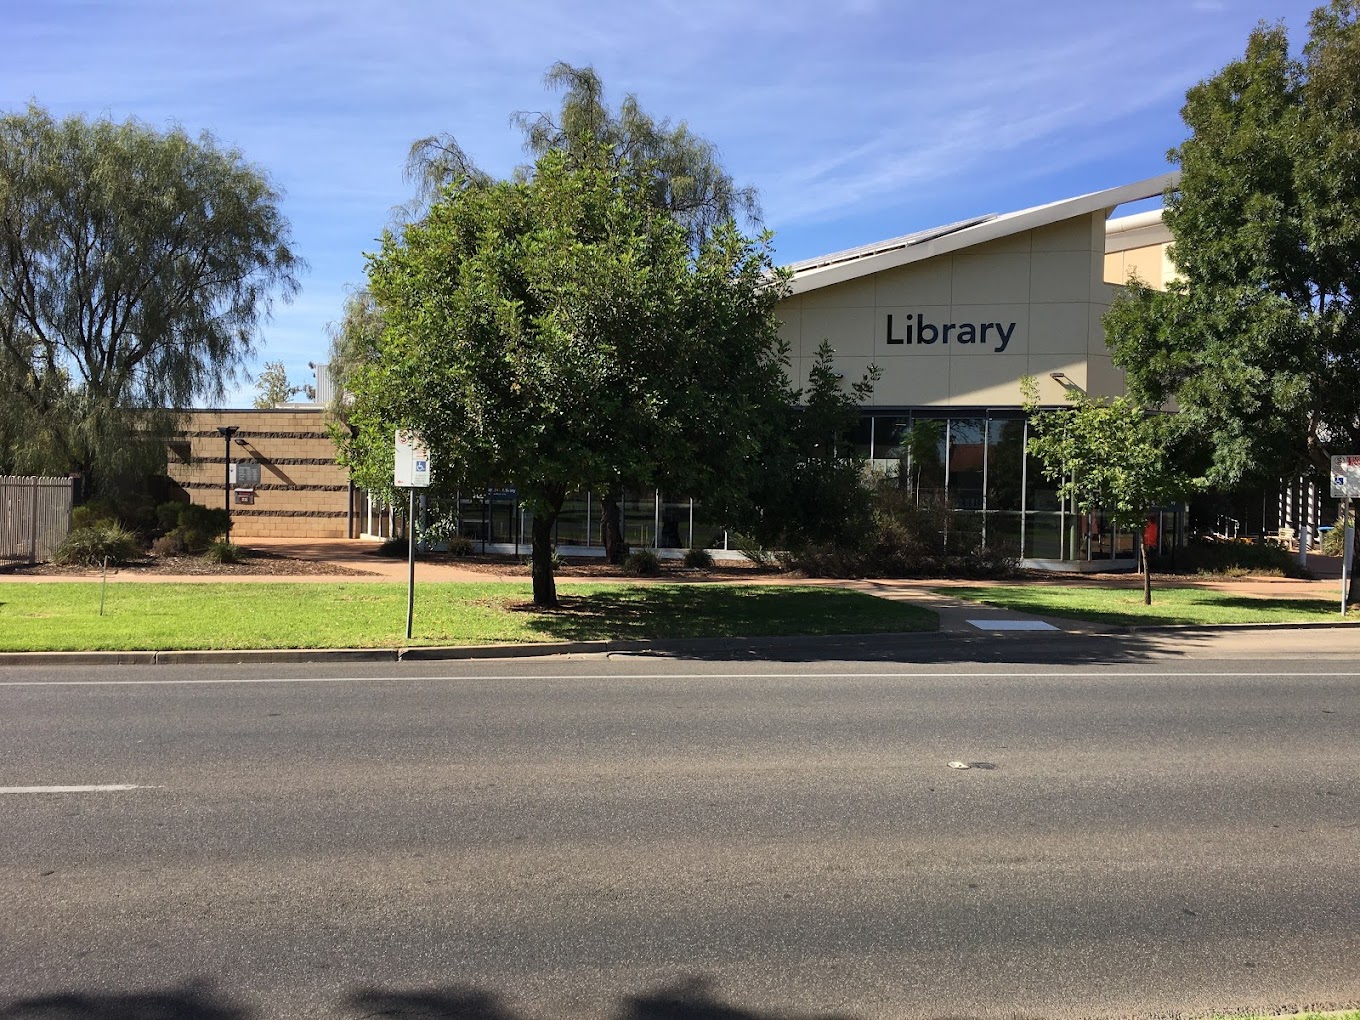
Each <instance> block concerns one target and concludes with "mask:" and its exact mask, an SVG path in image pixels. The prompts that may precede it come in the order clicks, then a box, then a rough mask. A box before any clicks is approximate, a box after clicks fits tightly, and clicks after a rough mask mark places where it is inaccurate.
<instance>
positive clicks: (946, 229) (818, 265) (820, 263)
mask: <svg viewBox="0 0 1360 1020" xmlns="http://www.w3.org/2000/svg"><path fill="white" fill-rule="evenodd" d="M994 219H996V214H995V213H988V214H987V215H985V216H974V217H972V218H971V219H966V220H959V221H958V222H957V223H949V224H946V225H945V226H943V227H930V228H929V229H926V230H918V231H916V232H915V233H912V234H904V235H902V236H901V237H890V238H888V240H886V241H876V242H875V243H873V244H866V245H861V246H860V247H858V248H847V249H845V250H844V251H838V252H832V253H831V254H830V255H819V256H818V257H817V258H813V259H805V260H804V261H802V262H794V263H791V264H790V265H789V267H788V268H789V269H791V270H792V271H793V272H794V273H802V272H806V271H807V270H809V269H823V268H825V267H827V266H834V265H839V264H840V263H842V262H854V261H856V260H858V259H863V258H869V257H870V256H873V255H883V254H885V253H887V252H890V251H898V250H900V249H902V248H910V247H912V246H913V245H917V244H924V243H925V242H926V241H933V240H935V239H936V238H939V237H944V236H946V235H948V234H953V233H956V232H957V231H960V230H966V229H968V228H969V227H975V226H977V225H978V224H979V223H986V222H987V221H988V220H994Z"/></svg>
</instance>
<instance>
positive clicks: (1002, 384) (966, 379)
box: [949, 354, 1030, 407]
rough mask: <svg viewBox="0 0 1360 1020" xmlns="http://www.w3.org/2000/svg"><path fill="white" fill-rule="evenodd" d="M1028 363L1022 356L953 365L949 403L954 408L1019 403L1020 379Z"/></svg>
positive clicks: (997, 357) (1003, 356) (1003, 355)
mask: <svg viewBox="0 0 1360 1020" xmlns="http://www.w3.org/2000/svg"><path fill="white" fill-rule="evenodd" d="M1029 360H1030V359H1029V358H1027V357H1026V356H1025V355H1023V354H998V355H997V356H996V357H994V358H986V359H970V360H969V361H967V362H964V363H958V364H955V365H954V366H953V372H952V373H951V375H950V396H949V403H950V404H951V405H952V406H954V407H971V406H975V405H976V406H983V407H991V406H1010V405H1014V404H1018V403H1020V377H1021V376H1022V375H1024V373H1025V369H1026V367H1027V365H1028V364H1029Z"/></svg>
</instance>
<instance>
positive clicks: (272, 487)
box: [179, 478, 349, 492]
mask: <svg viewBox="0 0 1360 1020" xmlns="http://www.w3.org/2000/svg"><path fill="white" fill-rule="evenodd" d="M179 486H180V488H181V489H216V490H218V491H219V492H221V491H222V480H221V479H220V478H219V479H218V480H217V481H216V482H180V483H179ZM232 487H233V488H236V489H254V490H255V491H256V492H269V491H279V492H348V491H349V486H348V485H279V484H278V483H276V482H261V483H260V484H259V485H241V484H239V483H238V484H237V485H234V486H232Z"/></svg>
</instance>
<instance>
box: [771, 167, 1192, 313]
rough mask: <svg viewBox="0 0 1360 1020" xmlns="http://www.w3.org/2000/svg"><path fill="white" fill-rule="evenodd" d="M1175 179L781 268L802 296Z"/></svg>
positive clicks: (1139, 194) (1145, 192)
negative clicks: (787, 271) (785, 270)
mask: <svg viewBox="0 0 1360 1020" xmlns="http://www.w3.org/2000/svg"><path fill="white" fill-rule="evenodd" d="M1179 182H1180V171H1178V170H1173V171H1171V172H1170V173H1166V174H1161V175H1160V176H1158V177H1149V178H1148V179H1147V180H1144V181H1135V182H1134V183H1132V184H1124V185H1121V186H1120V187H1117V188H1107V189H1106V190H1105V191H1093V192H1091V193H1090V194H1089V195H1078V196H1077V197H1076V198H1065V199H1062V200H1061V201H1058V202H1049V203H1048V204H1046V205H1036V206H1033V207H1032V208H1029V209H1020V210H1018V211H1017V212H1010V213H1000V214H995V213H993V214H991V215H987V216H977V217H974V218H973V219H969V220H960V221H958V222H957V223H950V224H947V225H945V226H942V227H933V228H931V229H929V230H921V231H917V232H916V233H914V234H905V235H903V236H902V237H893V238H889V239H888V240H886V241H879V242H878V243H877V244H866V245H863V246H861V247H859V248H849V249H847V250H845V251H840V252H833V253H832V254H830V255H821V256H818V257H817V258H812V259H804V260H803V261H801V262H794V263H791V264H790V265H789V266H788V267H787V268H789V269H790V270H792V271H793V293H794V294H802V293H805V292H807V291H810V290H817V289H819V288H821V287H830V286H832V285H833V284H837V283H844V282H846V281H847V280H856V279H859V278H860V277H862V276H869V275H870V274H872V273H880V272H882V271H883V270H885V269H896V268H897V267H898V266H905V265H909V264H910V263H912V262H920V261H922V260H924V259H929V258H934V257H935V256H936V255H945V254H947V253H949V252H955V251H959V250H961V249H963V248H971V247H973V246H974V245H977V244H984V243H986V242H987V241H995V240H996V239H997V238H1001V237H1008V236H1010V235H1011V234H1019V233H1023V232H1024V231H1026V230H1034V229H1035V228H1036V227H1046V226H1048V225H1049V224H1052V223H1060V222H1061V221H1063V220H1069V219H1072V218H1073V217H1076V216H1083V215H1088V214H1090V213H1094V212H1097V211H1099V210H1102V209H1103V210H1105V212H1106V214H1107V215H1108V214H1109V212H1110V211H1111V210H1112V209H1114V208H1115V207H1116V206H1120V205H1123V204H1125V203H1126V202H1137V201H1139V200H1140V199H1144V198H1153V197H1154V196H1157V195H1160V194H1162V193H1163V192H1164V191H1166V189H1167V188H1170V187H1174V186H1175V185H1176V184H1178V183H1179Z"/></svg>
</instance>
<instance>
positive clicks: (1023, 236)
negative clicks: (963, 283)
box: [965, 230, 1034, 255]
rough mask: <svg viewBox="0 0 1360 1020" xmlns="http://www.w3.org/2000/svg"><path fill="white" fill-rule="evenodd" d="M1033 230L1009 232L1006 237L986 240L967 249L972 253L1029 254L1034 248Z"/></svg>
mask: <svg viewBox="0 0 1360 1020" xmlns="http://www.w3.org/2000/svg"><path fill="white" fill-rule="evenodd" d="M1032 234H1033V231H1030V230H1022V231H1021V232H1020V233H1018V234H1008V235H1007V236H1005V237H998V238H997V239H996V240H995V241H986V242H984V243H983V244H975V245H973V246H972V247H970V248H967V249H965V250H966V251H967V252H968V254H970V255H974V254H976V255H1016V254H1023V255H1028V254H1029V253H1030V251H1032V250H1033V247H1034V245H1033V239H1032V236H1031V235H1032Z"/></svg>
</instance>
